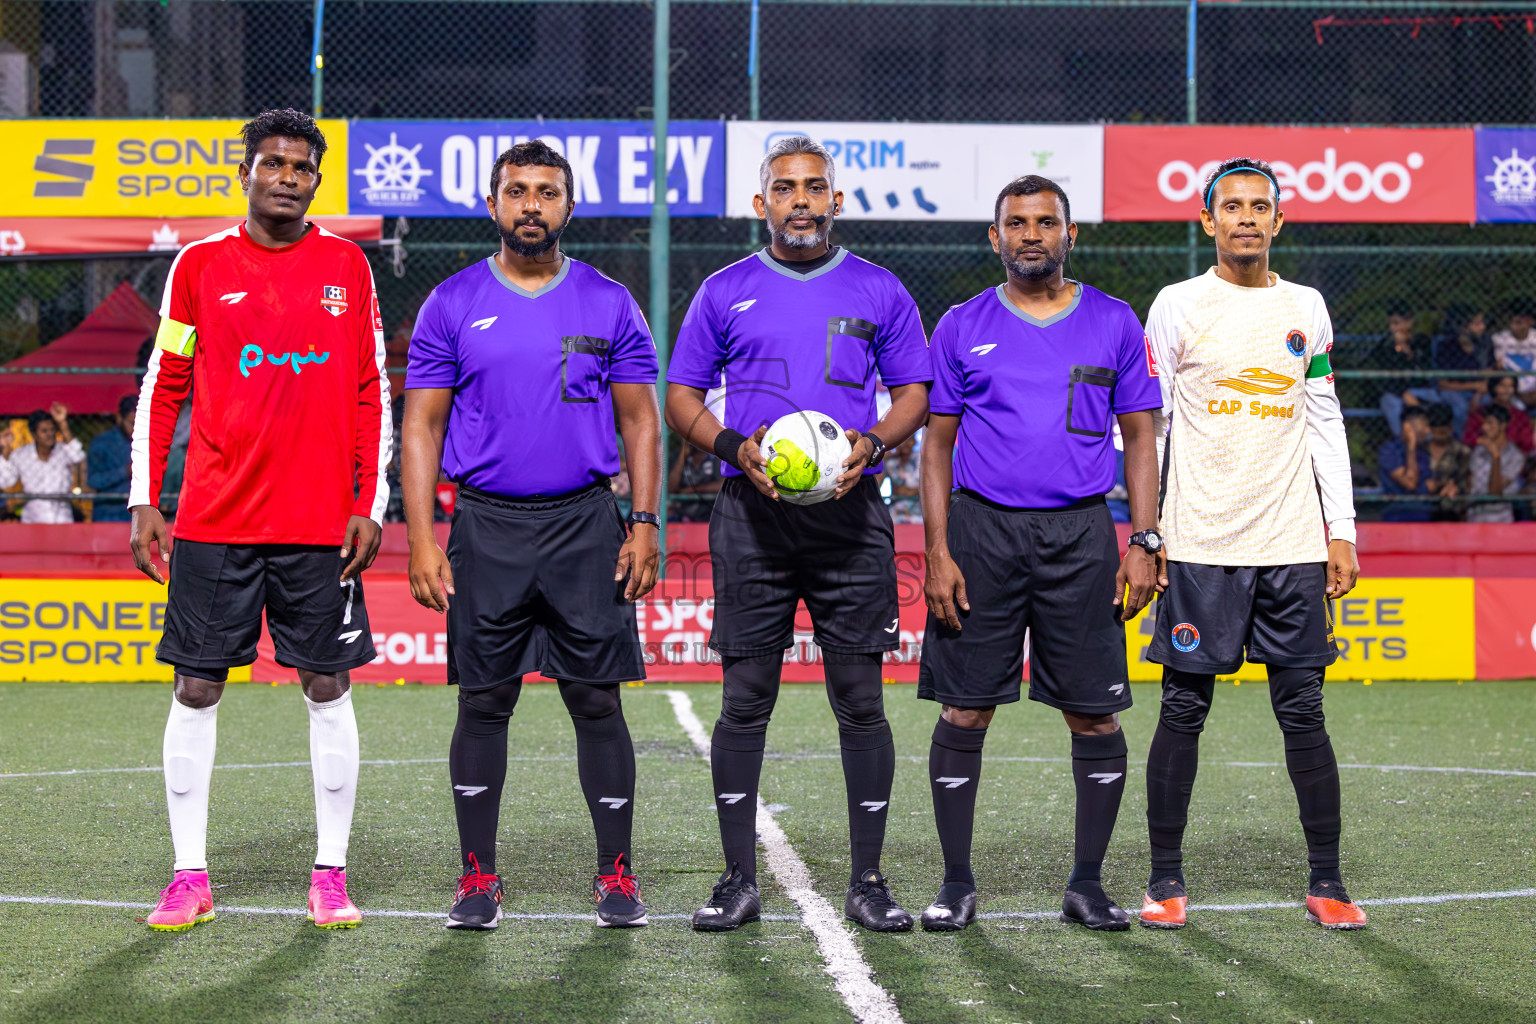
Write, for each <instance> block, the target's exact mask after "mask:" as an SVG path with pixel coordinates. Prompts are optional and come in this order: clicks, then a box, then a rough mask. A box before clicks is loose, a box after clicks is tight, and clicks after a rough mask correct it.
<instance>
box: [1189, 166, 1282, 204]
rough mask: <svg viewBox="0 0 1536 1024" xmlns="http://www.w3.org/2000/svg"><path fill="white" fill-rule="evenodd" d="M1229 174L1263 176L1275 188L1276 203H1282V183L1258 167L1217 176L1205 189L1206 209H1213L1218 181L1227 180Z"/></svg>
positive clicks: (1238, 168)
mask: <svg viewBox="0 0 1536 1024" xmlns="http://www.w3.org/2000/svg"><path fill="white" fill-rule="evenodd" d="M1229 174H1257V175H1260V176H1262V177H1263V178H1264V179H1265V180H1266V181H1268V182H1269V183H1270V185H1272V186H1274V190H1275V202H1277V203H1278V202H1279V201H1280V183H1279V182H1278V181H1276V180H1275V179H1274V178H1272V177H1271V176H1270V175H1268V174H1266V173H1265V172H1264V171H1261V170H1259V169H1258V168H1257V167H1234V168H1232V169H1231V170H1230V171H1222V172H1221V173H1220V174H1218V175H1216V177H1214V178H1212V179H1211V183H1210V184H1209V185H1207V186H1206V189H1205V208H1206V209H1210V208H1211V196H1212V195H1213V194H1214V193H1215V191H1216V183H1217V182H1218V181H1220V180H1221V179H1222V178H1225V177H1226V176H1227V175H1229Z"/></svg>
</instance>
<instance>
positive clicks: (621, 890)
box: [592, 853, 647, 928]
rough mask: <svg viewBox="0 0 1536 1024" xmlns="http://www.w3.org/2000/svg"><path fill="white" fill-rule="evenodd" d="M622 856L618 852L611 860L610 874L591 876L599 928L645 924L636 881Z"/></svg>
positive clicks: (643, 906) (643, 905) (643, 908)
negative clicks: (611, 871) (614, 858)
mask: <svg viewBox="0 0 1536 1024" xmlns="http://www.w3.org/2000/svg"><path fill="white" fill-rule="evenodd" d="M624 857H625V855H624V854H622V853H621V854H619V856H618V858H617V859H616V860H614V862H613V874H611V875H597V876H595V877H594V878H593V879H592V898H593V899H594V900H596V901H597V926H598V927H599V928H641V927H644V926H645V925H646V924H647V921H646V919H645V904H644V903H641V902H640V883H639V882H638V881H636V879H635V874H634V872H633V871H630V870H629V865H627V864H625V863H624Z"/></svg>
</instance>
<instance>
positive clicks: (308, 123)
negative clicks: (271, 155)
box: [240, 107, 326, 167]
mask: <svg viewBox="0 0 1536 1024" xmlns="http://www.w3.org/2000/svg"><path fill="white" fill-rule="evenodd" d="M240 138H242V139H244V140H245V162H246V163H247V164H251V163H254V162H255V161H256V147H257V146H259V145H261V144H262V143H263V142H265V141H266V140H267V139H273V138H284V139H303V140H304V141H305V142H307V143H309V151H310V153H312V154H313V155H314V158H315V166H316V167H319V166H320V160H321V159H322V158H323V157H324V156H325V148H326V147H325V135H324V133H322V132H321V131H320V126H319V125H317V124H315V119H314V118H312V117H310V116H309V115H308V114H306V113H304V111H302V110H294V109H293V108H292V107H284V108H283V109H282V110H263V111H262V112H261V113H259V114H257V115H256V116H255V117H253V118H251V119H250V120H249V121H247V122H245V124H243V125H241V126H240Z"/></svg>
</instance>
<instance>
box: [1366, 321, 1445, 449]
mask: <svg viewBox="0 0 1536 1024" xmlns="http://www.w3.org/2000/svg"><path fill="white" fill-rule="evenodd" d="M1429 348H1430V346H1429V338H1428V337H1427V336H1426V335H1423V334H1420V333H1418V332H1417V331H1415V330H1414V329H1413V307H1412V306H1410V305H1409V304H1408V303H1407V302H1405V301H1403V300H1402V299H1398V300H1395V301H1393V302H1392V303H1391V304H1389V305H1388V306H1387V333H1386V334H1385V335H1383V336H1382V338H1381V339H1380V340H1379V341H1377V342H1376V346H1375V348H1373V349H1372V350H1371V354H1370V357H1369V361H1368V362H1367V363H1366V366H1367V368H1369V369H1372V370H1400V371H1402V373H1403V376H1401V377H1389V378H1387V379H1386V380H1383V381H1381V384H1380V386H1381V398H1380V405H1381V412H1382V415H1384V416H1386V418H1387V427H1388V429H1390V430H1391V431H1392V434H1393V436H1394V437H1396V436H1397V435H1399V434H1401V433H1402V429H1403V407H1404V406H1415V405H1429V404H1431V403H1433V402H1437V401H1439V399H1440V391H1439V389H1438V388H1436V387H1435V386H1434V381H1432V380H1431V379H1430V376H1431V373H1432V371H1433V369H1434V367H1433V365H1432V363H1431V360H1430V358H1429ZM1389 443H1390V442H1389Z"/></svg>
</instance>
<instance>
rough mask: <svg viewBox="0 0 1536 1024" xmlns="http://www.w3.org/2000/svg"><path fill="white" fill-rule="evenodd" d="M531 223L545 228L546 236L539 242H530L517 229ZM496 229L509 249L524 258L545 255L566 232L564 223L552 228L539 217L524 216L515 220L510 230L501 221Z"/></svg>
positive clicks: (557, 243) (558, 242)
mask: <svg viewBox="0 0 1536 1024" xmlns="http://www.w3.org/2000/svg"><path fill="white" fill-rule="evenodd" d="M529 224H536V225H538V226H539V227H541V228H543V229H544V237H543V238H542V239H540V240H539V241H537V242H528V241H524V240H523V239H521V238H519V237H518V235H517V229H518V228H520V227H523V226H525V225H529ZM496 230H497V231H498V232H500V234H501V241H502V243H503V244H504V245H506V247H507V248H508V249H511V250H512V251H513V252H515V253H517V254H518V255H519V256H521V257H523V258H524V259H535V258H537V257H539V256H543V255H544V254H545V253H547V252H549V251H550V250H551V249H553V248H554V247H555V246H556V245H559V244H560V236H561V235H562V234H564V232H565V225H564V224H562V225H560V226H559V227H558V228H555V229H554V230H551V229H550V227H549V225H548V224H546V223H544V221H542V220H540V219H539V218H537V217H524V218H523V219H521V220H518V221H515V222H513V224H512V229H511V230H510V231H509V230H507V229H506V228H504V227H502V226H501V224H500V223H498V224H497V225H496Z"/></svg>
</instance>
